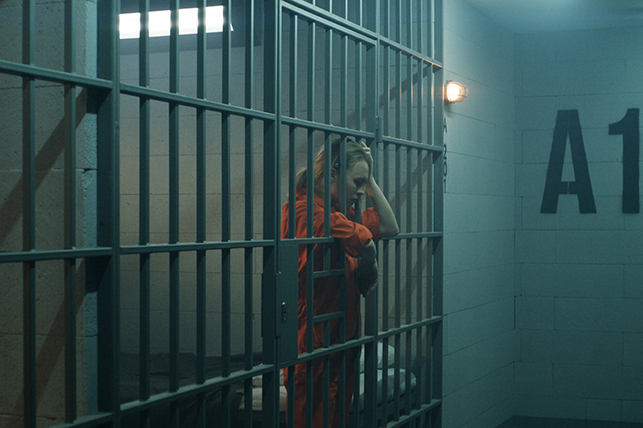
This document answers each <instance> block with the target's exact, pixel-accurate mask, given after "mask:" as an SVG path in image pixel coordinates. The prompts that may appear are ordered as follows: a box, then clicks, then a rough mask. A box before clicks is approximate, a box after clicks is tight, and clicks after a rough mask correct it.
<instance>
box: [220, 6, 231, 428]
mask: <svg viewBox="0 0 643 428" xmlns="http://www.w3.org/2000/svg"><path fill="white" fill-rule="evenodd" d="M231 6H232V2H231V0H226V1H224V2H223V34H222V35H223V38H222V40H223V41H222V47H223V64H222V65H223V71H222V72H223V76H222V78H223V80H222V90H223V94H222V95H223V97H222V101H223V103H224V104H229V103H230V91H231V89H230V69H231V64H230V63H231V50H232V44H231V32H230V16H231V15H232V13H231V10H230V8H231ZM231 121H232V118H231V117H230V114H229V113H222V114H221V122H222V123H221V156H222V159H221V206H222V209H221V237H222V240H223V241H229V240H230V239H231V182H230V176H231V164H230V137H231V126H232V124H231ZM231 256H232V254H231V250H229V249H224V250H222V251H221V258H222V260H221V302H222V311H221V326H222V331H221V348H222V349H221V351H222V354H221V355H222V367H221V368H222V375H223V376H229V375H230V347H231V333H230V329H231V311H230V301H231V291H230V287H231V270H232V268H231ZM221 397H222V403H221V411H222V421H221V422H222V426H223V427H225V428H227V427H229V426H230V423H231V416H230V404H231V403H230V399H231V393H230V386H229V385H226V386H224V387H223V388H222V390H221Z"/></svg>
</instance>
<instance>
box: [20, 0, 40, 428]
mask: <svg viewBox="0 0 643 428" xmlns="http://www.w3.org/2000/svg"><path fill="white" fill-rule="evenodd" d="M35 8H36V5H35V1H34V0H24V3H23V16H22V40H23V46H22V62H23V63H24V64H28V65H32V64H33V62H34V31H35ZM22 85H23V86H22V88H23V89H22V91H23V94H22V177H23V178H22V182H23V187H22V213H23V222H22V225H23V226H22V247H23V251H32V250H33V249H34V248H35V244H36V234H35V229H36V226H35V215H36V211H35V205H36V204H35V194H36V166H35V145H36V144H35V91H36V85H35V81H34V79H33V78H32V77H29V76H25V77H23V79H22ZM23 366H24V374H23V376H24V378H23V388H24V416H23V417H24V424H25V428H35V427H36V405H37V402H36V264H35V262H25V263H24V264H23Z"/></svg>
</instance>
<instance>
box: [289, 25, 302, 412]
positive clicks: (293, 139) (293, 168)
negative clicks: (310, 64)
mask: <svg viewBox="0 0 643 428" xmlns="http://www.w3.org/2000/svg"><path fill="white" fill-rule="evenodd" d="M290 19H291V25H290V64H289V69H290V116H292V117H297V109H298V108H299V104H298V102H297V101H298V97H299V92H298V90H297V82H298V81H299V70H298V63H299V61H298V59H299V56H298V54H299V43H298V42H299V20H298V17H297V15H290ZM289 137H290V139H289V152H288V158H289V161H290V163H289V175H288V179H289V181H288V237H289V238H295V236H296V234H297V232H296V231H297V224H296V217H297V216H296V203H297V198H296V196H297V195H296V192H297V188H296V187H297V186H296V183H295V181H296V174H297V152H296V147H297V127H296V126H292V125H291V126H290V135H289ZM293 421H294V419H293ZM293 423H294V422H293Z"/></svg>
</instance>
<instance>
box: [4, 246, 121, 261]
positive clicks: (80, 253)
mask: <svg viewBox="0 0 643 428" xmlns="http://www.w3.org/2000/svg"><path fill="white" fill-rule="evenodd" d="M111 251H112V250H111V248H105V247H100V248H82V249H73V250H66V249H61V250H39V251H37V252H36V251H15V252H10V253H1V254H0V264H2V263H16V262H37V261H43V260H60V259H77V258H92V257H101V256H107V255H109V254H111Z"/></svg>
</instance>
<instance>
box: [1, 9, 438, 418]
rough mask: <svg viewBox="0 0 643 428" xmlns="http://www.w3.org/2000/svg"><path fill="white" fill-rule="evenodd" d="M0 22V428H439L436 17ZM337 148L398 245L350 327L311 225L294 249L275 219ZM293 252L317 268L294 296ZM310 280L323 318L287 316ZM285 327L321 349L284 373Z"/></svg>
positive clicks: (293, 359)
mask: <svg viewBox="0 0 643 428" xmlns="http://www.w3.org/2000/svg"><path fill="white" fill-rule="evenodd" d="M0 8H1V9H2V13H0V17H1V18H0V20H3V32H2V34H0V40H2V41H3V46H7V47H8V48H7V49H5V50H3V51H2V52H0V97H2V99H3V100H5V101H6V105H8V106H11V108H7V109H4V110H3V111H2V112H0V123H2V126H3V127H4V128H3V129H5V131H6V132H5V137H6V140H7V143H6V144H3V145H2V147H0V151H1V152H2V157H0V172H2V173H3V174H4V175H5V176H6V177H7V180H3V183H4V184H3V185H2V187H1V190H2V196H3V198H2V200H3V205H2V207H0V209H2V213H3V216H2V217H3V221H2V229H1V231H2V235H0V249H1V251H2V252H1V253H0V270H1V274H2V275H3V277H4V278H5V281H4V283H5V285H3V291H5V293H6V294H7V295H8V296H10V297H11V299H6V300H7V302H8V303H7V304H6V307H5V308H4V310H3V313H5V314H7V318H6V319H7V320H8V321H7V323H6V325H5V326H4V330H3V331H2V332H0V336H2V340H3V346H4V348H5V349H4V350H3V355H4V356H5V359H6V364H3V365H2V368H1V369H0V370H4V372H3V373H0V374H2V378H3V379H6V382H5V386H3V390H4V392H3V394H4V395H3V400H2V402H3V406H4V408H3V410H2V414H3V415H5V416H6V418H7V419H8V421H9V424H10V426H14V425H15V426H18V425H20V426H24V427H27V428H34V427H36V426H70V427H71V426H75V427H99V426H100V427H103V426H113V427H155V428H156V427H165V426H167V427H175V428H178V427H187V426H189V427H193V426H197V427H206V426H207V427H225V428H228V427H251V426H252V427H255V426H263V427H268V428H270V427H283V426H294V422H295V415H296V414H297V412H301V413H300V414H302V415H303V420H304V424H305V425H306V426H313V424H315V423H321V425H322V426H329V425H330V423H331V415H332V414H333V412H335V410H332V409H331V404H330V403H331V400H329V399H327V398H328V397H330V396H331V395H333V396H335V397H338V400H336V402H337V403H340V404H339V405H338V407H337V409H336V413H338V414H339V416H340V417H339V418H338V421H339V422H338V424H339V426H356V427H361V426H364V427H376V426H377V427H380V426H390V427H394V426H414V427H415V426H421V427H439V426H440V423H441V416H440V415H441V413H440V404H441V401H440V399H441V394H442V392H441V389H442V388H441V379H442V373H441V372H442V239H443V235H442V230H443V219H442V210H443V208H442V195H443V167H442V165H443V140H442V122H443V111H442V103H443V101H442V63H441V60H442V31H443V30H442V1H441V0H325V1H324V0H317V1H304V0H270V1H257V0H238V1H237V0H235V1H232V0H183V1H179V0H140V1H139V0H134V1H131V0H100V1H98V2H91V1H81V0H61V1H60V2H53V3H51V2H49V3H40V2H35V1H34V0H24V1H22V2H13V3H11V4H8V5H3V6H0ZM61 40H62V43H60V41H61ZM349 140H354V141H357V142H359V143H362V142H363V143H364V144H366V145H367V146H368V147H369V148H370V150H371V153H372V156H373V158H374V169H373V174H374V177H375V178H376V181H377V182H378V183H379V186H380V187H381V189H382V190H383V193H384V194H385V195H386V197H387V199H388V201H389V202H390V204H391V206H392V208H393V211H394V212H395V216H396V218H397V222H398V224H399V226H400V233H399V234H398V235H397V236H395V237H393V238H390V239H382V240H380V241H379V242H378V243H377V250H378V262H379V281H378V287H377V288H376V289H375V291H374V292H372V293H371V294H369V295H368V297H366V298H359V300H358V301H357V305H358V306H359V311H358V313H359V316H357V312H356V311H352V312H350V311H348V307H349V305H350V303H349V300H350V298H351V296H347V287H346V270H345V263H346V258H345V254H343V253H341V252H340V253H337V252H336V251H335V250H334V248H335V247H336V241H335V239H334V238H333V236H331V234H332V230H331V228H330V215H331V214H330V210H326V211H325V214H324V221H323V223H324V227H323V233H321V234H317V235H315V234H313V233H312V232H310V231H306V233H305V234H304V235H297V234H296V233H295V226H296V225H297V222H298V221H301V219H300V220H297V219H296V218H295V217H296V215H295V214H296V213H295V212H294V210H290V209H283V210H282V207H283V206H284V205H285V204H287V205H286V206H288V207H294V206H295V205H296V202H297V199H296V198H297V194H298V186H297V173H298V172H299V171H300V170H301V169H302V168H307V169H308V171H309V172H311V171H314V169H315V168H314V164H315V156H316V155H317V153H318V152H319V151H320V150H321V149H322V148H325V150H326V153H328V152H329V151H330V147H331V146H332V144H333V142H335V141H337V142H338V143H337V144H339V147H340V159H344V158H345V157H346V146H347V144H348V141H349ZM326 165H327V166H328V170H327V171H326V173H327V175H329V174H330V168H331V165H330V163H328V162H327V163H326ZM345 168H346V166H345V164H344V162H343V161H341V162H340V166H339V173H340V174H344V173H346V170H345ZM309 177H311V178H310V179H309V181H308V182H307V183H308V188H313V187H314V181H312V175H310V176H309ZM329 186H330V183H329V182H327V183H326V187H325V191H323V192H320V193H323V194H325V195H327V196H326V197H325V198H324V197H322V198H321V200H322V201H323V204H324V205H325V206H331V200H330V196H329V195H330V187H329ZM340 187H341V188H340V190H339V192H340V195H345V194H346V191H347V189H346V187H345V185H344V186H340ZM306 197H307V198H309V199H308V200H309V202H310V204H309V206H312V205H313V202H314V195H313V192H311V193H310V194H308V195H307V196H306ZM371 205H372V204H371V201H369V200H368V198H366V199H365V200H364V201H362V202H361V203H360V205H359V206H358V207H357V208H356V210H355V220H356V221H357V222H361V221H362V220H361V216H362V214H363V212H364V211H365V210H367V209H369V207H370V206H371ZM337 211H338V212H343V213H346V214H347V207H346V206H343V205H342V204H341V203H340V205H339V206H338V207H337ZM303 217H304V218H306V221H307V222H309V223H311V224H312V223H314V218H313V217H314V213H313V210H312V209H311V210H309V211H307V212H306V213H305V215H303ZM284 219H287V220H288V222H289V224H291V225H293V228H286V229H284V230H282V220H284ZM302 251H305V252H306V253H307V254H308V255H310V256H311V257H314V255H315V254H317V255H318V256H319V259H320V263H321V264H320V267H319V268H314V267H313V265H312V264H310V265H307V266H306V269H307V271H306V273H307V275H306V280H305V283H304V284H303V287H302V283H301V280H300V276H299V273H298V270H299V265H298V260H299V255H300V253H301V252H302ZM329 280H330V281H335V282H336V283H337V284H339V287H338V289H337V290H338V291H337V296H336V302H337V304H336V310H332V311H325V312H324V311H316V310H315V305H314V304H312V305H308V307H307V308H308V309H307V311H306V312H305V313H298V308H299V304H300V300H301V299H302V296H303V297H304V298H305V299H306V301H307V302H314V300H315V299H314V298H311V297H312V296H313V295H314V294H315V292H316V290H318V289H319V288H320V287H321V285H319V284H323V283H325V282H324V281H329ZM301 290H303V294H301ZM16 296H17V297H16ZM14 297H15V298H14ZM16 299H17V300H21V304H15V301H17V300H16ZM303 320H305V321H306V325H307V327H306V329H307V332H308V336H307V337H309V338H310V337H312V335H311V334H310V332H311V331H312V329H315V328H319V329H320V331H321V332H322V337H323V340H322V341H321V344H320V346H315V345H314V344H311V343H305V345H306V346H305V349H302V348H301V347H299V349H298V346H299V345H298V331H299V329H300V323H302V321H303ZM355 320H358V321H355ZM351 326H352V327H351ZM331 330H332V331H334V333H333V334H331ZM331 362H332V364H331ZM320 363H321V364H320ZM333 364H334V365H335V366H336V367H337V369H336V370H337V373H338V376H337V379H338V380H337V384H336V385H335V376H334V375H332V376H331V374H332V373H331V371H332V370H331V369H330V368H329V367H331V366H332V365H333ZM296 366H299V367H305V368H307V369H308V370H307V373H312V372H313V370H315V369H316V368H317V367H321V369H320V370H321V377H320V379H322V382H321V386H317V387H314V386H313V382H311V378H306V379H307V381H306V382H304V383H303V385H304V386H303V390H302V391H304V393H305V394H306V396H313V397H317V398H321V400H319V401H320V403H321V405H320V406H321V407H320V409H321V410H320V411H319V412H317V411H315V410H314V409H313V404H311V403H313V402H314V400H309V401H307V402H306V403H304V405H303V407H301V408H298V410H295V406H296V400H295V398H294V394H290V395H288V396H286V391H287V390H290V391H294V390H295V388H296V387H297V385H296V384H295V381H294V377H293V376H289V377H288V380H287V381H286V380H284V376H283V373H284V371H287V372H289V373H290V371H291V370H294V368H295V367H296ZM17 368H20V370H19V369H17ZM333 370H335V369H333ZM333 373H334V372H333ZM347 383H352V385H353V388H352V389H353V391H354V394H353V398H352V399H350V398H351V394H349V393H348V392H347V391H349V390H350V389H349V388H347V387H346V385H347ZM315 388H319V389H315ZM334 388H336V391H335V389H334Z"/></svg>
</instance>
